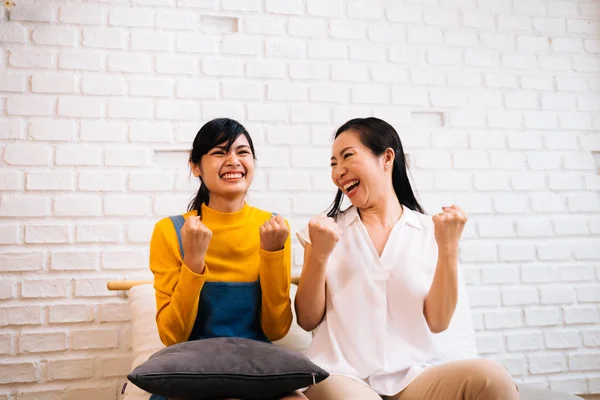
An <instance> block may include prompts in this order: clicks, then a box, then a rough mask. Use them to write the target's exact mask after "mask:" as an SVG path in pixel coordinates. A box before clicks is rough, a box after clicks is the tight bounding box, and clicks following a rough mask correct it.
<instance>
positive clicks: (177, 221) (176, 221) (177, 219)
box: [169, 215, 185, 259]
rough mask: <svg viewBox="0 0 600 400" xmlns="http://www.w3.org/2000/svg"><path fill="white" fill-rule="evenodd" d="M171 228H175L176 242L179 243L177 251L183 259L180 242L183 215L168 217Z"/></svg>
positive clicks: (183, 220)
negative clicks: (171, 224)
mask: <svg viewBox="0 0 600 400" xmlns="http://www.w3.org/2000/svg"><path fill="white" fill-rule="evenodd" d="M169 219H170V220H171V222H172V223H173V226H174V227H175V233H177V241H178V242H179V251H180V252H181V258H182V259H183V242H182V241H181V228H182V227H183V224H184V223H185V218H183V215H174V216H172V217H169Z"/></svg>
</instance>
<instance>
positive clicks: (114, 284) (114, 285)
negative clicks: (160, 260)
mask: <svg viewBox="0 0 600 400" xmlns="http://www.w3.org/2000/svg"><path fill="white" fill-rule="evenodd" d="M298 282H300V277H298V276H294V277H292V285H297V284H298ZM149 283H154V281H110V282H108V284H107V285H106V287H107V288H108V290H129V289H131V288H132V287H134V286H138V285H146V284H149Z"/></svg>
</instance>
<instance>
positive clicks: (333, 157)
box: [331, 146, 354, 160]
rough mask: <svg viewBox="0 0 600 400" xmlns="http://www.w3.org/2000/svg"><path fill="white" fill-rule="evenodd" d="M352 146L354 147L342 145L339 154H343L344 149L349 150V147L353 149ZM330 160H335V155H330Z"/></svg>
mask: <svg viewBox="0 0 600 400" xmlns="http://www.w3.org/2000/svg"><path fill="white" fill-rule="evenodd" d="M353 148H354V147H352V146H348V147H344V148H343V149H342V150H341V151H340V154H344V152H345V151H346V150H350V149H353ZM331 160H335V156H332V157H331Z"/></svg>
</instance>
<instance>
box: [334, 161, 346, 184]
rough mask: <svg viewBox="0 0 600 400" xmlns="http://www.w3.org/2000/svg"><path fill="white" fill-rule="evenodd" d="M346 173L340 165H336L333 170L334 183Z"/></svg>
mask: <svg viewBox="0 0 600 400" xmlns="http://www.w3.org/2000/svg"><path fill="white" fill-rule="evenodd" d="M346 172H347V171H346V168H344V167H343V166H342V165H340V164H338V165H336V166H335V167H334V168H333V177H334V179H335V180H336V181H339V180H340V179H342V178H343V177H344V176H346Z"/></svg>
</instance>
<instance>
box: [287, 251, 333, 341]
mask: <svg viewBox="0 0 600 400" xmlns="http://www.w3.org/2000/svg"><path fill="white" fill-rule="evenodd" d="M327 259H328V257H322V256H318V255H313V254H311V251H310V245H307V246H306V248H305V251H304V265H303V267H302V275H301V277H300V283H299V284H298V292H297V293H296V301H295V307H296V318H297V320H298V325H300V327H302V329H304V330H306V331H309V332H310V331H312V330H313V329H315V328H316V327H317V326H318V325H319V324H320V323H321V321H322V320H323V316H324V315H325V304H326V292H325V288H326V276H327V274H326V272H327Z"/></svg>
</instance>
